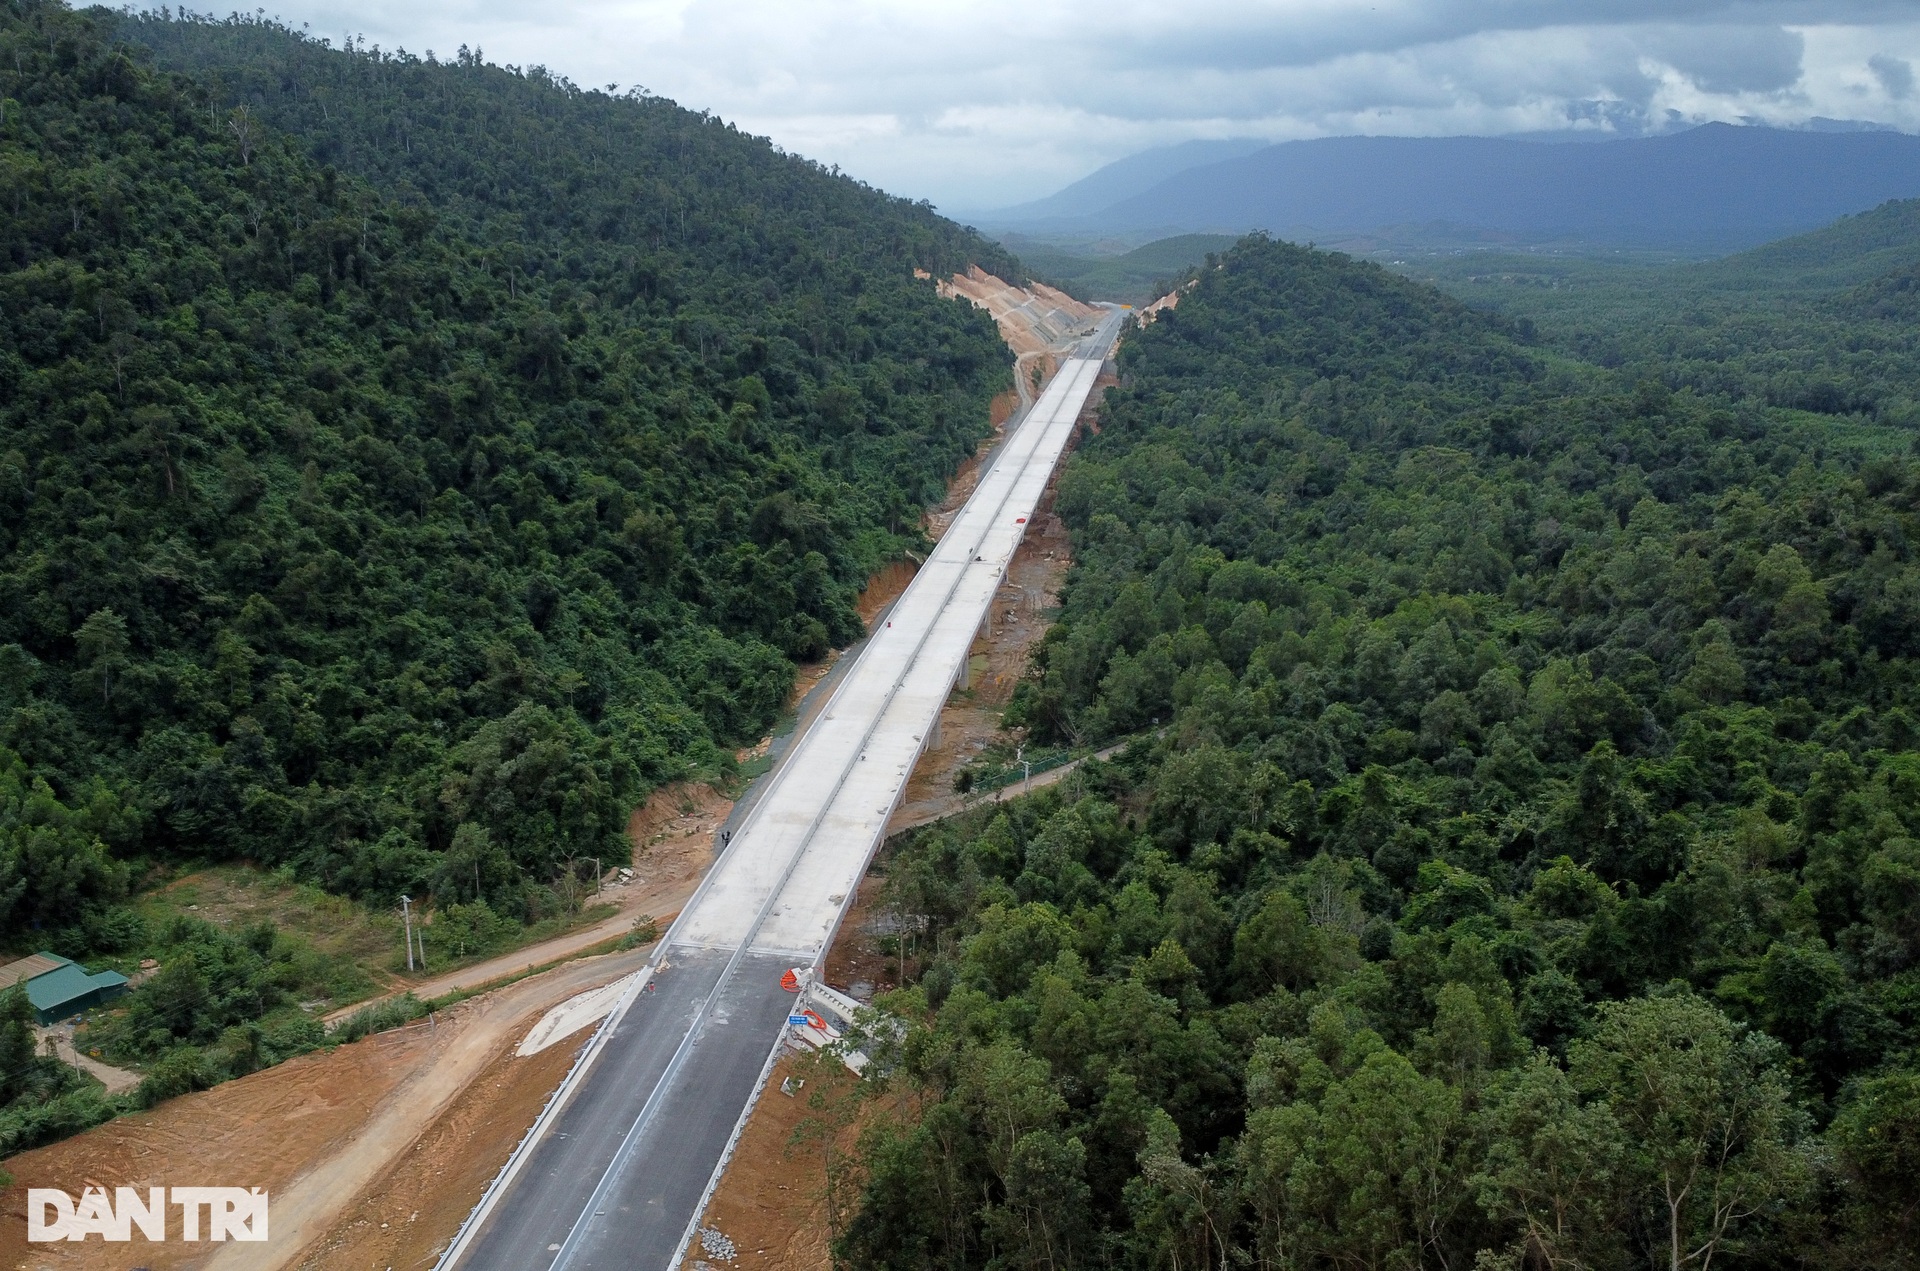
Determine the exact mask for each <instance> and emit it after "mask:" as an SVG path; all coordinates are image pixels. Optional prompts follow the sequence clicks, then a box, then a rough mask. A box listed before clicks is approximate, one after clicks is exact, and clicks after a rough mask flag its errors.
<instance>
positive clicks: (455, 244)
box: [0, 0, 1015, 946]
mask: <svg viewBox="0 0 1920 1271" xmlns="http://www.w3.org/2000/svg"><path fill="white" fill-rule="evenodd" d="M156 50H157V52H156ZM0 53H3V54H4V55H3V56H0V99H4V108H3V111H0V166H4V170H5V173H6V180H5V182H4V184H3V185H0V189H3V190H4V194H0V259H3V261H4V263H0V747H4V748H5V749H4V750H3V751H0V782H4V783H5V784H4V785H0V799H4V804H0V806H4V807H6V808H13V809H17V811H15V812H8V813H4V814H0V815H4V816H6V817H7V818H8V819H7V820H6V821H5V822H4V825H5V826H13V825H15V824H16V823H17V825H18V826H19V827H20V828H18V829H13V828H0V836H4V837H0V880H6V879H18V878H21V877H25V878H27V879H28V881H27V882H26V883H25V884H23V885H22V884H16V883H13V882H0V933H3V934H0V944H5V945H8V946H18V945H22V944H25V943H28V942H30V941H35V940H44V939H46V938H47V937H46V936H45V935H40V936H35V935H31V934H29V933H31V932H33V931H34V930H35V929H36V928H38V929H40V930H42V931H45V930H47V929H48V928H50V927H57V926H72V925H74V924H80V923H84V922H86V921H88V920H89V919H88V914H96V915H97V913H99V912H103V911H104V907H108V906H111V904H112V903H113V902H114V901H115V900H116V899H117V897H118V895H119V894H120V892H121V891H122V890H123V889H124V887H125V886H126V885H127V871H126V869H125V867H124V865H125V863H126V862H132V861H138V860H142V859H145V860H150V861H179V860H193V859H235V858H243V859H248V860H253V861H257V862H261V863H263V864H267V865H270V866H280V865H286V866H290V867H291V868H293V869H294V870H295V871H297V872H298V873H299V874H300V875H301V876H303V877H305V878H308V879H312V880H316V881H319V882H321V883H323V884H324V885H325V886H327V887H329V888H332V889H334V890H338V891H344V892H348V893H353V894H363V895H374V896H379V897H381V898H382V899H383V901H384V900H390V899H391V898H392V897H393V896H396V895H397V894H398V893H399V892H401V891H406V890H414V891H416V892H417V891H419V890H421V889H427V890H431V891H433V892H434V893H435V894H436V895H437V896H438V897H439V898H440V899H442V900H444V901H446V902H449V903H450V902H455V901H460V902H472V901H474V900H475V899H476V898H478V899H484V900H486V901H487V902H488V903H489V904H490V905H491V906H493V907H494V908H496V909H499V910H501V911H503V912H507V913H512V914H515V915H522V914H527V913H529V912H530V911H531V910H532V909H533V908H536V907H537V904H538V894H537V893H538V890H539V888H540V887H541V886H543V885H544V884H546V883H548V882H550V881H551V880H552V878H553V877H554V874H555V871H556V870H559V869H562V868H565V867H566V865H567V863H568V862H570V861H572V860H574V859H576V858H581V857H587V856H599V857H604V858H607V859H613V858H615V857H616V856H617V854H618V852H619V850H620V849H619V844H620V843H621V841H622V840H621V834H622V831H623V827H624V824H625V820H626V817H627V815H628V813H629V812H630V811H631V809H632V807H633V806H634V804H635V802H636V801H637V800H638V799H639V798H640V797H641V796H642V795H644V793H645V792H646V791H647V790H648V789H650V788H651V787H652V786H654V785H655V784H657V783H659V782H662V781H665V780H668V779H671V778H674V777H676V776H679V775H682V774H685V773H687V772H690V771H695V770H701V769H708V770H711V769H713V768H716V767H724V766H725V765H726V764H727V763H728V762H729V761H730V758H729V757H730V755H731V751H732V748H733V747H735V746H737V745H739V744H741V743H743V742H747V741H750V740H751V739H753V738H754V737H756V736H758V735H760V734H761V733H762V732H763V731H764V730H765V729H766V728H767V726H768V725H769V724H770V723H771V722H772V720H773V719H774V718H775V717H776V716H777V714H778V712H779V711H780V709H781V707H782V705H783V703H784V701H785V698H786V696H787V693H788V691H789V689H790V687H791V685H792V683H793V666H794V662H795V661H796V660H798V659H808V658H815V657H818V656H820V655H821V654H822V653H824V652H825V651H826V650H827V649H828V648H829V647H831V646H834V645H837V644H840V643H844V642H845V641H847V640H849V639H850V638H852V637H854V636H855V635H857V634H858V633H859V629H860V628H859V622H858V619H857V617H856V615H855V612H854V609H853V604H852V601H853V598H854V596H855V594H856V593H857V590H858V588H859V587H860V585H861V584H862V583H863V581H864V579H865V578H866V577H867V575H868V574H869V572H870V571H871V570H872V569H873V568H874V567H876V566H877V565H878V564H880V563H882V562H883V561H885V560H887V559H890V558H892V557H894V556H897V555H898V554H899V553H901V552H902V551H905V550H907V549H909V548H910V547H911V546H913V545H914V544H915V543H916V542H917V541H918V535H919V530H918V517H919V510H920V509H921V508H922V507H923V506H924V505H925V504H926V503H927V502H929V501H931V500H932V499H934V498H936V497H938V496H939V494H940V493H941V491H942V489H943V481H944V478H945V477H946V476H947V475H948V474H949V473H950V472H951V471H952V470H953V468H954V467H955V466H956V465H957V464H958V462H959V461H960V460H961V458H963V457H964V456H965V455H967V454H968V453H970V452H971V450H972V448H973V446H974V445H975V443H976V442H977V441H978V440H979V438H980V437H981V436H983V435H984V433H985V430H986V427H987V403H988V400H989V398H990V397H991V396H992V394H993V393H995V392H996V391H999V390H1001V389H1002V388H1003V387H1004V386H1005V385H1006V383H1007V375H1008V372H1007V369H1006V367H1007V358H1006V355H1005V351H1004V349H1003V347H1002V346H1001V345H1000V342H999V340H998V338H997V335H996V332H995V331H994V328H993V326H992V324H991V322H989V321H988V320H987V319H986V317H985V316H984V315H982V314H979V313H978V312H976V311H974V310H973V309H972V308H971V307H969V306H967V305H966V304H964V303H960V302H955V301H951V300H945V299H942V298H940V297H939V296H938V295H937V294H936V292H935V289H934V287H933V284H932V282H931V281H930V280H929V279H928V278H927V275H929V274H938V273H940V272H941V271H947V270H951V269H953V268H957V267H964V266H965V265H966V264H967V263H969V262H971V261H980V262H983V263H985V264H987V265H989V266H990V267H993V268H997V269H1001V270H1003V271H1009V272H1010V271H1012V270H1013V269H1014V268H1015V265H1014V264H1013V262H1011V261H1010V260H1009V259H1008V258H1007V257H1006V256H1005V253H1004V252H1003V251H1001V250H1000V249H999V248H997V247H994V246H993V245H991V244H988V243H985V242H983V241H982V240H980V239H978V238H977V237H976V236H974V235H972V234H971V233H970V232H969V231H965V230H962V229H960V228H959V227H957V226H954V225H952V224H951V223H949V222H946V221H943V220H941V219H940V218H939V217H937V216H935V215H934V214H933V213H932V211H931V210H930V209H928V208H927V207H925V206H923V205H916V204H912V203H908V202H906V201H903V200H899V199H894V198H890V197H887V196H885V195H883V194H880V193H879V192H877V191H874V190H871V189H869V188H867V187H864V186H861V185H858V184H857V183H855V182H852V181H850V180H848V179H846V178H844V177H841V176H838V175H836V174H834V173H832V172H828V171H824V170H822V169H821V168H820V167H819V166H818V165H815V164H812V163H809V162H806V161H804V160H801V159H798V158H795V157H792V156H788V155H784V154H782V153H780V152H778V151H776V150H775V149H774V148H773V147H772V146H770V145H769V144H768V143H766V142H765V141H764V140H761V139H757V138H753V137H749V136H745V135H743V134H741V133H739V132H738V131H736V130H735V129H733V128H732V127H730V126H729V125H726V124H724V123H722V122H721V121H719V120H718V119H715V118H713V117H712V116H709V115H703V114H697V113H694V112H690V111H686V110H682V109H680V108H679V107H677V106H675V105H673V104H672V103H670V102H666V101H663V100H661V99H658V98H650V97H644V96H640V95H637V94H628V95H623V96H615V95H613V94H611V93H610V92H597V91H596V92H587V91H582V90H580V89H578V88H576V87H574V86H573V85H570V84H567V83H565V82H563V81H560V80H557V79H555V78H554V77H552V76H550V75H548V74H546V73H545V72H543V71H540V70H538V69H537V68H536V69H533V70H528V71H520V70H517V69H510V68H501V67H497V66H493V65H490V64H488V63H486V62H484V61H483V60H482V59H481V57H480V56H479V55H478V54H477V53H473V54H469V53H463V54H462V55H461V56H460V57H459V58H458V59H457V60H450V61H447V62H437V61H434V60H432V59H431V58H428V59H425V60H423V59H420V58H416V57H413V56H410V55H406V54H401V53H392V54H389V53H382V52H380V51H378V50H368V49H364V48H361V47H359V46H353V47H349V48H329V47H327V46H326V45H324V44H323V43H321V42H318V41H314V40H310V39H307V38H306V37H304V36H302V35H300V34H298V33H295V32H292V31H290V30H288V29H286V28H285V27H283V26H279V25H276V24H272V23H264V22H258V21H253V20H243V19H234V20H231V21H228V22H208V21H203V20H200V19H196V18H192V17H189V16H185V15H182V16H179V17H170V16H167V15H165V14H160V15H153V14H149V15H145V16H141V15H134V14H119V13H110V12H107V11H104V10H91V11H88V12H85V13H74V12H72V11H70V10H68V9H66V8H65V7H64V6H62V5H59V4H56V3H50V2H47V0H11V2H10V3H9V4H8V5H7V6H6V7H5V8H4V10H0ZM916 271H918V273H919V275H920V276H918V277H916ZM8 791H12V792H14V793H12V794H7V793H5V792H8ZM463 829H465V830H469V831H472V832H471V833H469V834H468V835H467V837H466V838H465V839H464V840H463V839H462V838H461V831H462V830H463ZM463 842H464V843H465V844H467V849H471V850H467V849H462V850H465V855H461V852H460V851H457V850H456V848H457V847H458V845H459V844H461V843H463ZM473 844H484V845H485V847H484V850H479V849H473V848H472V845H473ZM476 851H478V856H477V857H475V852H476ZM450 853H451V855H450ZM56 857H57V858H58V859H59V861H60V862H61V863H60V864H59V865H58V866H57V867H56V866H55V865H54V864H53V863H52V862H53V861H54V859H55V858H56ZM455 857H458V859H455ZM468 857H475V859H468ZM55 880H58V881H55ZM476 890H477V892H478V897H476V894H475V893H476Z"/></svg>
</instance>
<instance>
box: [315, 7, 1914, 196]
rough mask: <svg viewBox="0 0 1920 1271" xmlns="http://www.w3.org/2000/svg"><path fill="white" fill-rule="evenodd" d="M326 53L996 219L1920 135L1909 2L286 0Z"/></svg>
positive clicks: (1911, 18) (1912, 15) (1911, 9)
mask: <svg viewBox="0 0 1920 1271" xmlns="http://www.w3.org/2000/svg"><path fill="white" fill-rule="evenodd" d="M280 12H281V14H282V16H283V17H285V18H286V19H287V20H289V21H291V22H292V23H294V24H295V25H299V24H300V23H302V22H304V23H307V24H308V25H309V27H310V29H311V30H312V31H313V32H314V33H315V34H316V35H322V36H329V37H332V38H333V39H334V40H335V42H336V43H337V42H338V40H339V37H340V36H341V35H343V34H347V33H353V34H364V35H366V36H367V37H368V38H369V39H370V40H372V41H373V42H375V43H379V44H381V45H383V46H386V47H389V48H392V47H395V46H404V47H406V48H408V49H410V50H412V51H414V52H416V53H417V52H423V51H425V50H426V49H429V48H431V49H434V50H435V51H436V52H438V53H439V54H440V55H442V56H446V55H448V54H450V53H451V52H452V51H453V50H454V49H455V48H456V47H457V46H459V45H460V44H463V43H464V44H468V45H477V46H479V47H481V48H483V49H484V50H485V53H486V56H487V58H488V60H490V61H496V62H501V63H509V64H515V65H536V64H538V65H545V66H547V67H549V68H550V69H552V70H553V71H555V72H557V73H559V74H562V75H565V76H567V77H568V78H570V79H573V80H574V81H576V82H577V83H581V84H585V85H596V86H598V85H604V84H608V83H618V84H620V85H622V86H623V87H627V86H632V85H636V84H637V85H645V86H646V87H647V88H648V89H650V90H652V91H653V92H656V93H659V94H662V95H664V96H668V97H672V98H674V99H675V100H677V101H679V102H680V103H681V104H683V105H686V106H690V107H694V108H696V109H707V110H712V111H715V112H716V113H718V114H720V115H723V116H725V117H726V118H728V119H731V120H733V121H735V122H737V123H738V124H740V125H741V126H742V127H744V128H748V129H750V130H752V131H755V132H759V133H763V134H766V135H769V136H771V137H772V138H773V139H774V140H775V141H776V142H777V143H779V144H780V145H781V146H783V147H785V148H786V149H788V150H793V151H797V152H799V153H802V154H806V155H808V156H810V157H812V158H815V159H819V160H821V161H822V162H825V163H836V164H839V165H840V166H841V167H842V168H844V169H846V170H847V171H849V172H851V173H853V174H854V175H856V176H859V177H861V178H863V179H865V180H868V181H871V182H872V183H874V184H876V185H879V186H881V187H883V188H886V189H888V190H892V191H894V192H896V193H900V194H905V195H910V196H912V197H915V198H920V197H927V198H932V199H933V200H934V201H935V202H936V203H939V204H941V205H943V206H948V207H956V208H963V209H977V208H984V207H991V206H996V205H1000V204H1005V203H1011V202H1015V201H1018V200H1021V199H1025V198H1030V197H1035V196H1038V195H1041V194H1046V193H1049V192H1051V191H1052V190H1054V189H1057V188H1059V187H1060V186H1062V185H1065V184H1066V183H1068V182H1069V181H1072V180H1075V179H1077V178H1078V177H1080V176H1083V175H1085V173H1087V172H1088V171H1090V170H1092V169H1093V168H1095V167H1097V166H1099V165H1100V164H1102V163H1105V162H1107V161H1110V160H1112V159H1115V158H1118V157H1120V156H1122V155H1125V154H1129V153H1132V152H1133V151H1136V150H1139V149H1143V148H1145V147H1148V146H1154V145H1163V144H1167V143H1170V142H1175V141H1182V140H1187V139H1189V138H1195V137H1232V136H1258V137H1267V138H1272V139H1274V140H1283V139H1289V138H1295V137H1310V136H1324V135H1328V134H1338V133H1362V132H1373V133H1396V134H1403V135H1404V134H1432V133H1501V132H1530V131H1542V130H1550V129H1556V128H1564V127H1567V126H1569V123H1570V122H1574V123H1578V124H1580V125H1581V126H1591V127H1599V126H1608V127H1619V126H1622V125H1626V126H1628V127H1646V126H1652V127H1662V126H1669V125H1670V124H1671V123H1672V122H1674V121H1705V120H1709V119H1729V120H1731V119H1741V118H1747V119H1758V120H1764V121H1767V122H1771V123H1777V124H1795V123H1800V122H1804V121H1806V120H1808V119H1811V118H1813V117H1815V116H1826V117H1831V118H1851V119H1869V120H1875V121H1878V122H1882V123H1888V124H1892V125H1895V126H1897V127H1901V128H1905V129H1907V130H1909V131H1920V93H1915V91H1914V72H1915V66H1916V65H1917V64H1920V21H1916V20H1915V15H1914V10H1913V6H1912V3H1911V0H1827V2H1825V3H1818V2H1815V0H1182V2H1181V3H1177V4H1176V3H1169V2H1168V0H1056V2H1055V3H1051V4H1036V3H1033V0H971V2H960V0H549V2H546V3H541V4H538V5H531V6H530V5H527V4H525V3H523V2H518V0H517V2H515V3H507V2H506V0H415V2H414V3H410V4H407V5H393V4H376V3H373V2H372V0H287V4H286V6H285V7H283V8H282V9H281V10H280Z"/></svg>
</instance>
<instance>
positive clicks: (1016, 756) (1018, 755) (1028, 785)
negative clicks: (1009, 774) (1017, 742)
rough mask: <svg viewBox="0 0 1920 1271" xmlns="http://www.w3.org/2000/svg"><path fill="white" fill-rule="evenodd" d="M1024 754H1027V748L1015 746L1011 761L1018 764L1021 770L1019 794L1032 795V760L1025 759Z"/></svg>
mask: <svg viewBox="0 0 1920 1271" xmlns="http://www.w3.org/2000/svg"><path fill="white" fill-rule="evenodd" d="M1026 753H1027V748H1026V747H1025V746H1015V747H1014V748H1013V761H1014V762H1015V763H1017V764H1019V765H1020V768H1021V777H1020V793H1021V794H1032V793H1033V760H1031V759H1028V758H1027V757H1026Z"/></svg>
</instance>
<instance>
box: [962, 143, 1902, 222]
mask: <svg viewBox="0 0 1920 1271" xmlns="http://www.w3.org/2000/svg"><path fill="white" fill-rule="evenodd" d="M1248 144H1250V143H1246V142H1195V143H1188V145H1187V146H1174V147H1165V148H1162V149H1160V150H1153V151H1147V152H1145V153H1143V154H1139V155H1134V156H1132V157H1130V158H1128V159H1123V160H1121V161H1120V162H1118V163H1115V164H1110V165H1108V167H1106V168H1103V169H1101V170H1100V171H1098V172H1096V173H1094V174H1093V175H1091V176H1089V177H1087V178H1085V179H1083V180H1081V181H1078V182H1075V183H1074V184H1073V185H1071V186H1068V187H1067V188H1066V189H1064V190H1062V191H1060V193H1058V194H1056V195H1053V196H1052V197H1050V198H1047V199H1041V200H1039V201H1037V202H1034V203H1027V204H1022V205H1021V206H1019V207H1013V208H1007V209H1004V210H1003V211H1001V212H998V213H986V214H982V215H981V216H979V217H978V218H976V219H977V221H978V223H979V224H981V225H982V226H983V227H985V228H988V229H990V230H994V231H1007V230H1012V231H1016V232H1019V233H1024V234H1029V235H1041V236H1047V235H1059V236H1085V235H1101V234H1105V235H1122V236H1126V235H1131V236H1135V237H1137V236H1139V235H1140V234H1141V233H1142V232H1144V231H1159V232H1163V233H1168V234H1172V233H1180V232H1213V233H1244V232H1246V231H1248V230H1254V229H1265V230H1268V231H1271V232H1273V233H1275V234H1278V235H1281V236H1283V237H1287V238H1295V239H1304V238H1313V237H1318V238H1320V239H1322V240H1325V239H1328V238H1333V237H1337V236H1339V235H1341V234H1355V233H1369V232H1376V231H1380V230H1383V229H1387V228H1390V227H1418V228H1419V229H1420V230H1423V231H1425V232H1424V233H1422V234H1420V235H1419V236H1420V237H1423V238H1425V239H1426V240H1428V241H1432V240H1434V239H1436V238H1441V239H1454V240H1468V241H1488V240H1491V241H1505V242H1511V243H1515V244H1523V243H1548V242H1586V243H1597V244H1614V245H1619V246H1635V247H1651V248H1664V249H1670V250H1683V251H1699V252H1722V251H1732V250H1737V249H1739V248H1742V247H1747V246H1751V245H1754V244H1757V243H1762V242H1765V241H1767V240H1769V239H1774V238H1778V237H1781V236H1782V235H1786V234H1792V233H1795V232H1798V231H1801V230H1806V229H1811V228H1813V227H1815V226H1818V225H1823V224H1825V223H1827V222H1829V221H1832V220H1833V219H1835V218H1836V217H1840V216H1844V215H1847V214H1849V213H1853V212H1859V211H1863V210H1865V209H1867V208H1870V207H1873V206H1875V205H1876V204H1879V203H1882V202H1884V201H1886V200H1888V199H1895V198H1907V197H1912V196H1915V195H1920V137H1915V136H1910V135H1908V134H1905V133H1898V132H1868V131H1830V132H1822V131H1812V130H1807V131H1786V130H1781V129H1773V128H1761V127H1740V126H1735V125H1728V124H1707V125H1705V126H1703V127H1699V128H1693V129H1689V130H1687V131H1685V132H1679V133H1672V134H1668V135H1665V136H1659V137H1647V138H1636V139H1632V140H1622V141H1608V142H1597V143H1591V144H1586V145H1571V144H1565V143H1556V142H1553V141H1538V140H1516V139H1512V138H1497V137H1329V138H1323V139H1320V140H1315V141H1294V142H1283V143H1281V144H1279V145H1270V146H1262V147H1260V148H1258V149H1255V150H1251V151H1248V152H1243V153H1238V154H1228V155H1226V156H1225V157H1221V155H1220V154H1219V152H1218V150H1217V149H1209V147H1214V148H1231V147H1245V146H1247V145H1248ZM1103 199H1104V200H1105V201H1104V202H1102V200H1103Z"/></svg>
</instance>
